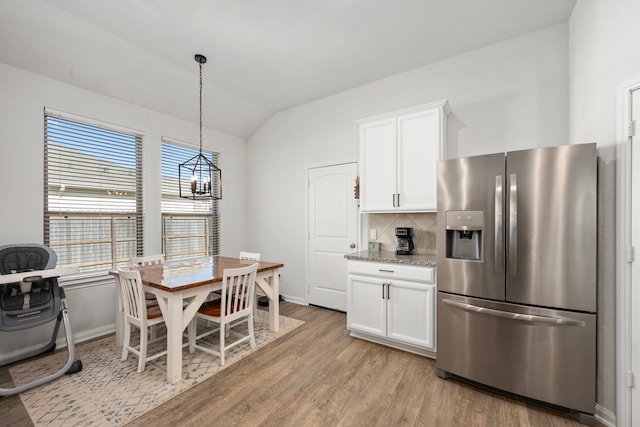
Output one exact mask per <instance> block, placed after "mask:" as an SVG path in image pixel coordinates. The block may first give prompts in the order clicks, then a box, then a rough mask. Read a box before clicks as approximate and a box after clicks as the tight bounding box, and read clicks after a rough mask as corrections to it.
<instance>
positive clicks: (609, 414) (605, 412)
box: [595, 403, 616, 427]
mask: <svg viewBox="0 0 640 427" xmlns="http://www.w3.org/2000/svg"><path fill="white" fill-rule="evenodd" d="M595 418H596V420H597V421H598V422H599V423H600V424H603V425H605V426H606V427H616V414H615V413H614V412H613V411H610V410H609V409H607V408H605V407H603V406H600V405H599V404H597V403H596V413H595Z"/></svg>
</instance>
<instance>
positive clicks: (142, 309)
mask: <svg viewBox="0 0 640 427" xmlns="http://www.w3.org/2000/svg"><path fill="white" fill-rule="evenodd" d="M118 281H119V283H120V294H121V296H122V302H123V307H124V337H123V345H122V360H127V357H128V355H129V352H131V353H134V354H136V355H137V356H138V372H142V371H144V368H145V364H146V363H147V362H149V361H151V360H155V359H157V358H158V357H161V356H164V355H165V354H167V351H166V350H164V351H161V352H159V353H156V354H154V355H152V356H147V348H148V345H149V343H150V342H153V341H154V340H149V338H148V336H147V331H148V328H149V327H152V326H155V325H158V324H161V323H164V317H162V312H161V311H160V307H159V306H157V305H154V306H147V304H146V301H145V298H144V289H143V287H142V278H141V277H140V272H139V271H135V270H131V271H128V270H123V269H118ZM132 326H135V327H137V328H138V329H140V343H139V344H138V345H137V346H133V345H131V327H132Z"/></svg>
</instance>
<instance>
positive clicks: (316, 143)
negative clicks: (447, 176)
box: [248, 25, 568, 301]
mask: <svg viewBox="0 0 640 427" xmlns="http://www.w3.org/2000/svg"><path fill="white" fill-rule="evenodd" d="M381 60H383V59H382V58H381ZM440 99H448V100H449V103H450V106H451V109H452V114H451V115H450V116H449V124H448V133H449V138H448V153H449V156H450V157H458V156H468V155H476V154H484V153H490V152H498V151H505V150H509V149H519V148H530V147H537V146H551V145H560V144H566V143H568V26H567V25H558V26H553V27H549V28H547V29H544V30H541V31H538V32H534V33H531V34H528V35H525V36H522V37H518V38H514V39H511V40H507V41H505V42H502V43H498V44H495V45H492V46H489V47H486V48H483V49H479V50H476V51H472V52H469V53H466V54H463V55H460V56H457V57H453V58H450V59H447V60H444V61H441V62H438V63H436V64H433V65H429V66H425V67H421V68H418V69H415V70H412V71H410V72H407V73H403V74H399V75H395V76H392V77H390V78H387V79H384V80H380V81H377V82H374V83H371V84H368V85H365V86H361V87H357V88H354V89H351V90H348V91H345V92H342V93H339V94H337V95H334V96H331V97H327V98H324V99H320V100H317V101H315V102H311V103H308V104H306V105H302V106H300V107H297V108H293V109H290V110H286V111H283V112H281V113H279V114H277V115H275V116H274V117H273V118H272V119H271V120H269V121H268V122H267V123H266V124H265V125H264V126H263V127H262V128H261V129H260V130H259V131H258V132H257V133H256V134H255V135H254V136H253V137H252V138H251V139H250V140H249V145H248V162H249V168H248V172H249V182H250V183H251V185H250V186H249V188H248V195H249V201H248V204H249V211H250V214H249V226H248V229H249V241H250V246H251V249H252V250H255V251H258V252H262V253H263V256H264V258H265V259H272V260H277V261H281V262H284V264H285V268H284V270H283V272H282V282H281V289H282V292H281V293H282V294H283V295H285V297H286V298H288V299H292V300H296V301H306V292H305V251H306V243H307V240H306V236H305V233H304V230H305V229H306V216H305V215H306V214H305V209H306V200H305V194H306V193H305V191H306V190H305V185H306V177H305V166H307V165H309V164H316V163H322V162H331V161H336V162H337V161H342V160H348V159H357V158H358V132H357V127H356V124H355V120H357V119H361V118H364V117H368V116H372V115H376V114H382V113H386V112H389V111H393V110H397V109H400V108H405V107H411V106H413V105H418V104H424V103H428V102H432V101H437V100H440Z"/></svg>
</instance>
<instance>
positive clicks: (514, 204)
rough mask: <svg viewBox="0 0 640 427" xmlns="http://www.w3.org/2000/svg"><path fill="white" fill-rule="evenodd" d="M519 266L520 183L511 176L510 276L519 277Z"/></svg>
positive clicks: (514, 176)
mask: <svg viewBox="0 0 640 427" xmlns="http://www.w3.org/2000/svg"><path fill="white" fill-rule="evenodd" d="M517 264H518V181H517V178H516V174H511V175H509V274H511V275H512V276H515V275H517V273H518V270H517Z"/></svg>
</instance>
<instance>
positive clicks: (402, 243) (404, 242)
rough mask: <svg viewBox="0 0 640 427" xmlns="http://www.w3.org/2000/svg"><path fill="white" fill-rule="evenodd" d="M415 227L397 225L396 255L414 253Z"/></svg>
mask: <svg viewBox="0 0 640 427" xmlns="http://www.w3.org/2000/svg"><path fill="white" fill-rule="evenodd" d="M412 234H413V228H411V227H396V237H397V238H398V247H397V248H396V255H411V254H413V239H412V238H411V235H412Z"/></svg>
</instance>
